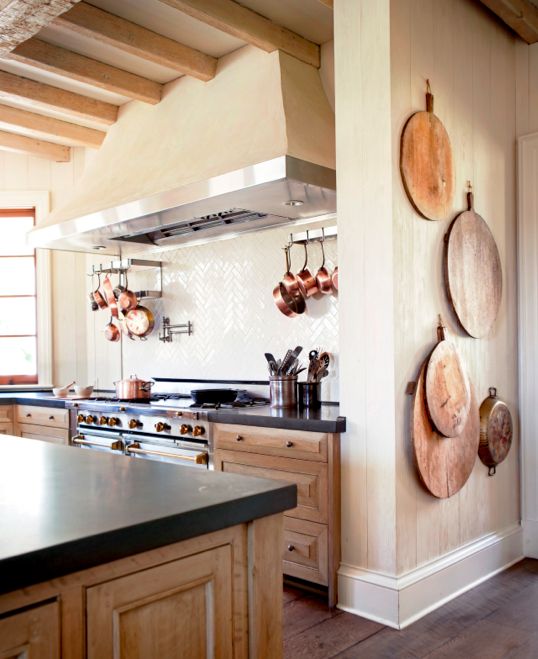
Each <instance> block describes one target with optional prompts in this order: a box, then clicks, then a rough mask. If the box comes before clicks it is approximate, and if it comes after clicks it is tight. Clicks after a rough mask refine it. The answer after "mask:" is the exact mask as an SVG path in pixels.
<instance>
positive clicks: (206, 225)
mask: <svg viewBox="0 0 538 659" xmlns="http://www.w3.org/2000/svg"><path fill="white" fill-rule="evenodd" d="M265 217H267V213H259V212H257V211H249V210H245V209H244V208H232V209H230V210H226V211H221V212H219V213H211V214H210V215H203V216H201V217H195V218H193V219H191V220H185V221H183V222H178V223H177V224H170V225H168V226H166V227H162V228H160V229H152V230H151V231H146V232H144V233H139V234H131V235H127V236H119V237H117V238H115V239H114V240H127V241H129V242H138V243H143V244H153V245H158V244H160V243H161V242H163V241H166V240H168V239H171V238H178V237H195V236H197V235H199V234H201V233H203V232H204V231H209V230H210V229H218V228H221V227H234V226H236V225H238V224H244V223H245V222H252V221H253V220H261V219H263V218H265Z"/></svg>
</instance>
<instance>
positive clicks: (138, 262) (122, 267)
mask: <svg viewBox="0 0 538 659" xmlns="http://www.w3.org/2000/svg"><path fill="white" fill-rule="evenodd" d="M153 268H155V269H158V270H159V290H147V289H145V290H140V291H134V293H135V295H136V297H137V298H138V299H139V300H142V299H146V300H147V299H158V298H161V297H162V295H163V264H162V261H147V260H145V259H131V258H129V259H119V260H115V261H110V262H109V263H108V264H106V263H99V265H95V264H94V265H92V271H91V272H90V273H88V274H89V276H90V277H93V276H95V275H99V276H100V275H123V274H126V273H127V272H129V270H133V271H135V272H136V271H141V270H151V269H153Z"/></svg>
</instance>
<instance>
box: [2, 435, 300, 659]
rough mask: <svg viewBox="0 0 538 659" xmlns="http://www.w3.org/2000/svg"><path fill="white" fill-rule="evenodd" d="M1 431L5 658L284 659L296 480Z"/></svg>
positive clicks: (3, 641)
mask: <svg viewBox="0 0 538 659" xmlns="http://www.w3.org/2000/svg"><path fill="white" fill-rule="evenodd" d="M0 441H1V442H2V449H3V452H2V461H1V463H0V537H1V540H0V593H2V594H0V655H2V656H4V653H6V652H8V651H11V650H13V651H14V656H17V654H16V652H15V650H17V652H22V651H23V649H24V648H27V649H28V650H30V649H31V651H32V652H33V654H32V655H31V656H33V657H70V658H71V657H72V658H81V659H82V658H83V657H88V658H95V659H106V657H112V656H116V653H118V652H119V650H120V649H121V652H120V654H121V656H122V657H128V658H129V659H131V658H135V657H136V658H138V657H140V658H141V657H145V658H151V657H176V656H177V657H180V656H181V657H200V656H206V655H207V654H212V651H213V649H214V651H215V655H218V656H233V657H247V656H271V657H278V656H280V654H281V652H282V647H281V646H282V633H281V622H282V620H281V606H282V602H281V598H282V593H281V584H282V563H281V546H282V512H283V511H284V510H287V509H290V508H293V507H294V506H295V505H296V488H295V486H293V485H288V484H279V483H276V482H274V481H269V480H263V479H255V478H246V477H242V476H239V475H234V474H221V473H215V472H210V471H205V470H196V469H189V468H182V467H178V466H171V465H168V464H162V463H156V462H151V461H138V460H125V459H122V458H121V457H118V456H114V455H108V454H102V453H98V452H95V453H93V452H82V451H76V450H73V449H72V448H69V447H62V446H55V445H51V444H48V443H45V442H35V441H32V440H26V439H22V438H19V437H8V436H5V437H2V438H1V439H0ZM8 656H10V655H8Z"/></svg>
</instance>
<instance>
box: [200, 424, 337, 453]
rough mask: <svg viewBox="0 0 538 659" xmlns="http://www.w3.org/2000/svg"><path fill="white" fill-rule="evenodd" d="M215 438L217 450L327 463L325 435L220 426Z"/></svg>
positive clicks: (250, 427) (300, 431) (217, 428)
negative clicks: (248, 452)
mask: <svg viewBox="0 0 538 659" xmlns="http://www.w3.org/2000/svg"><path fill="white" fill-rule="evenodd" d="M213 436H214V441H215V449H228V450H231V451H250V452H254V453H264V454H265V455H281V456H282V457H289V458H299V459H302V460H319V461H320V462H327V435H326V434H325V433H319V432H304V431H302V430H279V429H275V428H257V427H255V426H239V425H228V424H218V423H217V424H215V427H214V435H213Z"/></svg>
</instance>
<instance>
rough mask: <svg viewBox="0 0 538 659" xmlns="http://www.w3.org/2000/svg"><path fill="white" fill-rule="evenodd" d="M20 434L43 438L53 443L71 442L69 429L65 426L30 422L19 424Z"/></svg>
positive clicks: (29, 437)
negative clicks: (40, 424) (57, 426)
mask: <svg viewBox="0 0 538 659" xmlns="http://www.w3.org/2000/svg"><path fill="white" fill-rule="evenodd" d="M19 434H20V436H21V437H26V438H27V439H41V440H42V441H44V442H50V443H51V444H69V431H68V430H67V429H64V428H49V427H47V426H32V425H30V424H28V423H21V424H20V425H19Z"/></svg>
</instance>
